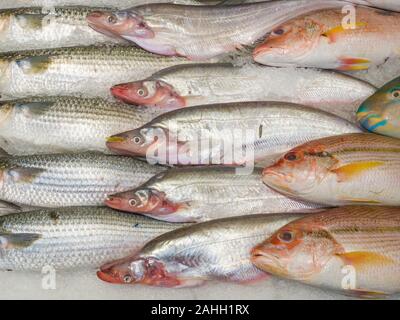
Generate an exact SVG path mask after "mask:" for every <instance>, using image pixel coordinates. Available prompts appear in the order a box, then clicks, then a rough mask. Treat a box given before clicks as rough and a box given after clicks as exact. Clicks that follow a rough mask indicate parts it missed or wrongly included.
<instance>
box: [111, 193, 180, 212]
mask: <svg viewBox="0 0 400 320" xmlns="http://www.w3.org/2000/svg"><path fill="white" fill-rule="evenodd" d="M105 203H106V205H107V206H109V207H111V208H114V209H118V210H122V211H126V212H134V213H142V214H146V215H167V214H170V213H173V212H175V211H176V208H175V207H174V206H173V205H172V204H171V203H169V201H168V200H167V199H166V195H165V193H164V192H161V191H158V190H156V189H151V188H147V187H139V188H137V189H135V190H132V191H127V192H121V193H117V194H113V195H111V196H109V197H108V198H107V199H106V201H105Z"/></svg>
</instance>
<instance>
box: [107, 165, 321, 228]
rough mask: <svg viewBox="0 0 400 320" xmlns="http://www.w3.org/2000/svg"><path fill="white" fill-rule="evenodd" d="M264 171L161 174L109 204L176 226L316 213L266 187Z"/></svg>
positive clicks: (189, 170)
mask: <svg viewBox="0 0 400 320" xmlns="http://www.w3.org/2000/svg"><path fill="white" fill-rule="evenodd" d="M261 171H262V170H261V169H255V170H254V171H252V172H245V173H241V172H240V170H237V169H235V168H207V167H206V168H182V169H171V170H168V171H166V172H163V173H160V174H158V175H156V176H154V177H153V178H151V179H150V180H149V181H148V182H146V183H144V184H143V185H141V186H140V187H138V188H136V189H134V190H131V191H126V192H122V193H118V194H114V195H111V196H108V198H107V200H106V202H105V203H106V205H108V206H110V207H112V208H114V209H118V210H122V211H127V212H135V213H141V214H144V215H147V216H150V217H152V218H156V219H159V220H164V221H171V222H199V221H207V220H212V219H219V218H225V217H233V216H242V215H243V216H244V215H251V214H262V213H282V212H299V211H302V212H304V211H313V210H317V209H318V208H320V207H321V206H319V205H317V204H311V203H306V202H301V201H296V200H293V199H290V198H288V197H286V196H283V195H281V194H279V193H277V192H275V191H273V190H272V189H270V188H268V187H267V186H265V185H264V184H263V182H262V180H261Z"/></svg>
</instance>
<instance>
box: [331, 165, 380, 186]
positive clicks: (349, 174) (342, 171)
mask: <svg viewBox="0 0 400 320" xmlns="http://www.w3.org/2000/svg"><path fill="white" fill-rule="evenodd" d="M384 164H385V163H384V162H383V161H360V162H355V163H351V164H348V165H345V166H342V167H339V168H336V169H332V170H331V171H332V172H333V173H336V175H337V178H338V181H339V182H344V181H347V180H351V179H353V178H355V177H357V176H358V175H360V174H362V173H363V172H364V171H368V170H371V169H374V168H376V167H379V166H382V165H384Z"/></svg>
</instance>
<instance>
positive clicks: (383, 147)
mask: <svg viewBox="0 0 400 320" xmlns="http://www.w3.org/2000/svg"><path fill="white" fill-rule="evenodd" d="M399 169H400V140H398V139H394V138H390V137H384V136H378V135H374V134H369V133H359V134H347V135H340V136H334V137H328V138H323V139H319V140H315V141H311V142H309V143H305V144H304V145H301V146H298V147H296V148H294V149H292V150H291V151H289V152H288V153H286V154H285V155H284V156H283V157H282V158H281V159H279V160H278V161H277V162H276V163H275V164H274V165H272V166H270V167H267V168H265V169H264V171H263V181H264V182H265V183H266V184H267V185H268V186H270V187H272V188H274V189H276V190H278V191H280V192H282V193H283V194H286V195H290V196H293V197H295V198H298V199H302V200H306V201H313V202H318V203H322V204H326V205H333V206H336V205H346V204H369V205H388V206H399V205H400V191H399V190H400V170H399Z"/></svg>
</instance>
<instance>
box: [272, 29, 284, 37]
mask: <svg viewBox="0 0 400 320" xmlns="http://www.w3.org/2000/svg"><path fill="white" fill-rule="evenodd" d="M272 33H273V34H274V35H276V36H281V35H283V34H284V33H285V30H284V29H283V28H278V29H275V30H274V31H273V32H272Z"/></svg>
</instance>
